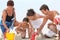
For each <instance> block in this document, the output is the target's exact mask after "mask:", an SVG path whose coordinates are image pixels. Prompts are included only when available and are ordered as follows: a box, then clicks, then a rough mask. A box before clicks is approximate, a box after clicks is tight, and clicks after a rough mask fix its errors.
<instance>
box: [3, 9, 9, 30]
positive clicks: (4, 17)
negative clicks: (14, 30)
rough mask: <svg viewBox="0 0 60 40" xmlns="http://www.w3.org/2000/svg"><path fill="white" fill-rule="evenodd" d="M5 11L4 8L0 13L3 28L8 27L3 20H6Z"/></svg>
mask: <svg viewBox="0 0 60 40" xmlns="http://www.w3.org/2000/svg"><path fill="white" fill-rule="evenodd" d="M6 15H7V14H6V12H5V10H4V11H3V14H2V23H3V25H4V28H5V29H8V27H7V25H6V23H5V20H6Z"/></svg>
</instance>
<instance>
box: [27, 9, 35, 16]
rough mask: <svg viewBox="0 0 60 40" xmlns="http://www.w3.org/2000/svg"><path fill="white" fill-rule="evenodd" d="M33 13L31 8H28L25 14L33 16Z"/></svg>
mask: <svg viewBox="0 0 60 40" xmlns="http://www.w3.org/2000/svg"><path fill="white" fill-rule="evenodd" d="M33 15H35V12H34V10H33V9H29V10H28V12H27V16H33Z"/></svg>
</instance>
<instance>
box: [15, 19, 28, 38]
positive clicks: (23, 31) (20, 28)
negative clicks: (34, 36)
mask: <svg viewBox="0 0 60 40" xmlns="http://www.w3.org/2000/svg"><path fill="white" fill-rule="evenodd" d="M28 22H29V20H28V18H24V19H23V22H21V24H20V25H19V26H18V27H17V28H16V32H17V33H20V32H21V34H22V35H21V36H22V38H25V36H26V28H27V29H29V24H28Z"/></svg>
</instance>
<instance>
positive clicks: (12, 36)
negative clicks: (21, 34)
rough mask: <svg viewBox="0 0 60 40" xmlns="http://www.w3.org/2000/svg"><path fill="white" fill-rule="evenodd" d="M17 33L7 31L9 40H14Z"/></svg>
mask: <svg viewBox="0 0 60 40" xmlns="http://www.w3.org/2000/svg"><path fill="white" fill-rule="evenodd" d="M14 37H15V34H14V33H6V39H7V40H14Z"/></svg>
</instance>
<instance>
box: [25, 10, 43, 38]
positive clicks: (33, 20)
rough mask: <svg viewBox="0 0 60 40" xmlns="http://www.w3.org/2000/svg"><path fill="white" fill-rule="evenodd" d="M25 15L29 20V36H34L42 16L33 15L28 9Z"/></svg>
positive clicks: (33, 12)
mask: <svg viewBox="0 0 60 40" xmlns="http://www.w3.org/2000/svg"><path fill="white" fill-rule="evenodd" d="M26 15H27V18H28V19H29V24H30V26H31V28H32V30H33V31H32V32H31V34H32V33H33V34H34V32H37V30H38V28H39V27H40V26H41V24H42V22H43V19H44V16H42V15H39V14H37V13H35V11H34V10H33V9H29V10H28V12H27V14H26ZM33 34H32V35H33ZM32 37H33V36H32ZM32 37H31V38H32Z"/></svg>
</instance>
